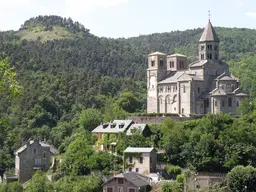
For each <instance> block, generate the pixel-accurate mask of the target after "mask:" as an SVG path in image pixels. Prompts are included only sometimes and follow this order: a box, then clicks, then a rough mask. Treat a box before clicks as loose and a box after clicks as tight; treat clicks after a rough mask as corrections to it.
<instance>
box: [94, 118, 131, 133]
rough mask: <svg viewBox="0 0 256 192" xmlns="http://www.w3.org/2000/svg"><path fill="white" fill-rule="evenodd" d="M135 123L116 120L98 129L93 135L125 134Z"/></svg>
mask: <svg viewBox="0 0 256 192" xmlns="http://www.w3.org/2000/svg"><path fill="white" fill-rule="evenodd" d="M132 123H133V121H132V120H114V121H113V122H111V123H104V124H103V125H99V126H98V127H96V128H95V129H94V130H93V131H92V133H119V132H124V131H126V130H127V129H128V127H129V126H130V125H131V124H132Z"/></svg>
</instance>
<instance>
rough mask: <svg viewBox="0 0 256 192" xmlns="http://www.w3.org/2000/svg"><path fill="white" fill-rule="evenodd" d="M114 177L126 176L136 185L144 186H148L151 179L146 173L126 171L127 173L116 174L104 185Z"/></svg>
mask: <svg viewBox="0 0 256 192" xmlns="http://www.w3.org/2000/svg"><path fill="white" fill-rule="evenodd" d="M114 178H125V179H127V180H128V181H129V182H130V183H132V184H133V185H135V186H136V187H143V186H148V185H149V180H150V178H149V177H147V176H144V175H141V174H139V173H135V172H126V173H120V174H119V175H116V176H114V177H112V178H111V179H109V180H108V181H106V182H105V183H104V184H103V185H105V184H107V183H108V182H109V181H111V180H112V179H114Z"/></svg>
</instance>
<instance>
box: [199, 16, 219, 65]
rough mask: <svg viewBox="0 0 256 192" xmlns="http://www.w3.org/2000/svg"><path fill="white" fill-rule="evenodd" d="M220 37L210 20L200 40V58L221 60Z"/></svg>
mask: <svg viewBox="0 0 256 192" xmlns="http://www.w3.org/2000/svg"><path fill="white" fill-rule="evenodd" d="M219 42H220V40H219V38H218V36H217V34H216V32H215V30H214V28H213V26H212V23H211V21H210V18H209V21H208V24H207V26H206V27H205V29H204V32H203V34H202V36H201V38H200V40H199V60H214V61H218V60H219Z"/></svg>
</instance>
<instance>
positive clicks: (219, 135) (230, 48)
mask: <svg viewBox="0 0 256 192" xmlns="http://www.w3.org/2000/svg"><path fill="white" fill-rule="evenodd" d="M202 30H203V29H201V28H198V29H192V30H186V31H172V32H169V33H156V34H150V35H141V36H139V37H132V38H128V39H125V38H119V39H112V38H104V37H102V38H99V37H97V36H95V35H93V34H91V33H90V31H89V29H86V28H85V27H84V26H83V25H81V24H80V23H78V22H74V21H72V19H70V18H68V19H65V18H61V17H58V16H38V17H36V18H31V19H29V20H28V21H25V22H24V24H23V25H21V27H20V29H19V30H18V31H4V32H0V58H2V63H3V64H4V66H5V68H7V67H6V66H7V65H9V67H11V69H10V70H11V71H10V73H11V74H12V73H13V74H15V73H16V76H14V75H13V78H14V79H15V80H16V81H17V82H16V81H13V82H11V84H14V85H15V86H14V88H15V90H5V89H3V90H1V94H0V102H1V105H0V114H1V122H0V128H1V129H0V132H1V134H0V144H1V145H0V146H1V147H0V171H1V173H2V172H3V171H5V170H8V169H10V168H13V166H14V160H13V156H12V154H13V151H14V150H15V149H17V148H18V147H19V146H20V145H21V144H22V143H24V142H25V141H27V140H28V139H29V138H41V139H42V138H44V139H46V140H47V141H48V142H50V143H52V144H54V145H55V146H56V147H57V148H58V149H59V151H60V152H61V153H65V152H66V153H67V154H68V153H69V151H72V152H73V150H72V147H74V146H75V145H80V144H81V141H86V142H85V143H84V144H83V145H82V144H81V145H82V146H84V148H88V146H89V145H92V144H93V142H94V140H93V137H92V136H91V135H90V132H89V131H91V130H92V129H93V128H94V127H95V126H96V125H97V124H99V123H101V122H103V121H110V120H112V119H114V118H125V117H126V115H127V114H128V113H134V112H139V113H144V112H145V108H146V68H147V65H146V63H147V55H148V54H149V53H151V52H154V51H161V52H164V53H168V54H172V53H181V54H185V55H187V56H188V59H189V61H194V60H196V59H197V48H198V40H199V38H200V35H201V33H202ZM216 32H217V34H218V36H219V38H220V41H221V43H220V49H221V50H220V55H221V59H223V60H224V61H226V62H227V63H228V64H229V66H230V70H231V72H232V73H233V74H234V75H236V76H237V77H239V78H240V79H241V86H242V88H243V89H244V90H245V91H246V92H248V93H249V95H250V97H251V98H254V97H255V96H256V76H255V74H256V73H255V72H256V54H255V53H256V30H252V29H241V28H223V27H216ZM0 69H1V68H0ZM3 69H4V68H3ZM3 69H2V70H3ZM1 76H2V75H1ZM0 88H1V85H0ZM10 95H12V97H10ZM246 104H247V105H246ZM246 104H245V105H244V109H243V114H244V116H243V117H242V118H239V119H232V118H231V117H229V116H217V117H215V116H207V117H205V118H203V119H201V120H195V121H191V122H185V123H182V124H175V122H171V120H170V122H168V120H167V121H166V122H165V124H163V125H161V126H160V127H157V126H152V127H151V129H152V132H153V133H154V135H153V136H152V137H151V138H148V139H146V140H145V138H141V137H140V136H138V135H136V136H134V137H131V138H123V142H120V146H119V147H120V148H121V149H124V148H125V147H126V145H125V143H133V144H134V146H142V145H144V146H151V145H152V144H154V145H155V146H156V147H159V148H164V149H165V150H166V152H167V155H166V156H165V157H163V158H164V159H165V161H167V162H168V163H172V164H177V165H179V166H181V167H187V166H192V167H193V168H194V169H196V170H208V171H229V170H231V169H232V168H233V167H234V166H236V165H239V164H242V165H248V164H251V165H255V164H256V163H255V157H256V149H255V147H253V146H255V141H254V138H255V137H252V138H251V137H250V135H251V136H254V134H255V128H254V120H253V119H254V115H253V114H254V113H255V106H254V105H253V104H252V102H251V101H247V103H246ZM248 106H249V107H248ZM237 125H239V126H237ZM240 128H241V129H240ZM176 129H179V130H182V131H178V130H176ZM245 129H246V131H248V132H246V134H244V130H245ZM230 130H233V131H232V132H230ZM165 133H168V134H165ZM236 133H237V135H236ZM175 138H176V139H175ZM241 138H243V139H242V140H241ZM238 141H239V145H235V143H236V142H238ZM82 148H83V147H82ZM82 148H80V149H82ZM173 151H175V153H173ZM192 152H193V155H191V154H192ZM77 153H78V154H77V155H79V152H77ZM86 153H91V155H92V149H91V148H88V150H87V151H86ZM202 154H205V156H201V155H202ZM108 155H109V154H98V155H94V158H95V159H100V160H102V162H103V165H102V166H101V167H97V166H98V165H94V164H93V163H92V162H91V165H92V166H91V167H83V169H82V170H83V172H81V169H80V168H81V167H79V166H83V165H79V163H77V166H78V167H76V168H74V170H69V169H68V167H65V163H66V164H69V163H72V161H73V160H74V159H69V158H68V157H69V156H68V155H67V156H65V161H64V163H63V167H62V168H61V170H65V172H66V173H68V176H67V178H64V179H63V180H65V179H66V180H68V179H71V178H69V177H71V175H86V174H87V173H88V172H89V170H90V169H93V168H100V169H101V170H104V171H106V172H108V171H110V170H108V168H112V167H111V166H109V167H108V166H106V165H110V164H111V158H114V157H112V156H110V157H109V156H108ZM106 159H109V161H107V160H106ZM252 159H254V160H252ZM92 160H93V158H92V159H84V160H83V162H88V161H92ZM95 161H96V160H95ZM105 161H107V162H105ZM116 161H119V159H117V160H116ZM69 173H70V174H69ZM39 176H40V175H39ZM56 177H59V176H58V175H57V176H56ZM89 179H90V178H89ZM63 180H62V182H63ZM75 182H78V183H79V182H80V180H79V179H77V180H75ZM74 185H75V184H74ZM96 191H97V189H96Z"/></svg>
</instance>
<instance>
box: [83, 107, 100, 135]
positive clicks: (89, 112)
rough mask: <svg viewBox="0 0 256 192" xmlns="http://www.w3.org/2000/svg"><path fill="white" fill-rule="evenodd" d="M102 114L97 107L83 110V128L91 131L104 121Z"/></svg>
mask: <svg viewBox="0 0 256 192" xmlns="http://www.w3.org/2000/svg"><path fill="white" fill-rule="evenodd" d="M102 120H103V118H102V114H101V112H100V111H99V110H97V109H86V110H83V111H82V112H81V114H80V117H79V124H80V126H81V127H82V128H84V129H86V130H88V131H91V130H93V129H94V128H95V127H96V126H98V125H99V124H100V123H102Z"/></svg>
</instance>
